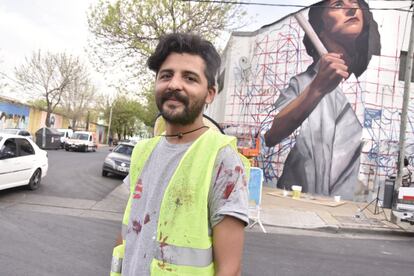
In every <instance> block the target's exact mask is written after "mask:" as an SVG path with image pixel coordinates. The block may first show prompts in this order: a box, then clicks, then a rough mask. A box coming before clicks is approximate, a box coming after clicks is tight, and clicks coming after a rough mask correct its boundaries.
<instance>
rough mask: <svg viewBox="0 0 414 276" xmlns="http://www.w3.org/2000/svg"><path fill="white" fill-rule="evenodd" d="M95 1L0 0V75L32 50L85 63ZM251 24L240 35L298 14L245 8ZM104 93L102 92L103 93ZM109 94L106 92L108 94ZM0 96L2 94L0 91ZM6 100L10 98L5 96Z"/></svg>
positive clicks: (302, 1) (299, 0)
mask: <svg viewBox="0 0 414 276" xmlns="http://www.w3.org/2000/svg"><path fill="white" fill-rule="evenodd" d="M97 2H98V0H17V1H16V0H0V37H1V38H2V39H1V44H0V61H3V62H2V63H0V66H1V69H2V71H4V70H6V72H7V73H8V74H9V75H10V76H12V74H13V68H14V67H16V66H18V65H19V64H22V63H23V61H24V58H25V57H26V56H29V55H30V54H31V53H32V52H33V51H34V50H37V49H42V50H43V51H47V50H48V51H52V52H63V51H65V52H68V53H71V54H74V55H77V56H80V57H81V58H82V59H83V60H84V61H85V62H86V63H88V57H87V54H86V51H85V48H86V47H87V46H88V45H87V38H88V36H89V35H90V34H89V32H88V26H87V18H86V13H87V10H88V7H89V6H90V5H91V4H94V3H97ZM250 2H259V3H273V4H274V3H280V4H284V5H286V4H296V5H310V4H312V3H315V2H317V1H315V0H313V1H312V0H273V1H272V0H251V1H250ZM245 8H246V11H247V13H248V17H249V18H252V23H251V24H249V25H247V26H246V27H244V28H243V29H242V30H243V31H254V30H256V29H258V28H260V27H261V26H263V25H266V24H269V23H272V22H274V21H276V20H278V19H279V18H281V17H283V16H285V15H287V14H289V13H291V12H294V11H295V10H298V9H299V8H295V7H269V6H259V5H246V6H245ZM91 72H92V77H93V79H94V81H95V82H96V84H97V86H98V88H99V89H100V90H101V91H102V90H110V89H111V88H108V85H107V83H106V82H107V81H105V79H104V77H103V76H101V75H100V74H98V73H97V72H95V71H94V69H93V67H92V66H91ZM104 92H105V91H104ZM109 93H110V92H109ZM0 94H2V92H1V91H0ZM7 96H10V95H7Z"/></svg>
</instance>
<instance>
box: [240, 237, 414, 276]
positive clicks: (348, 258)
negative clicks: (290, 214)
mask: <svg viewBox="0 0 414 276" xmlns="http://www.w3.org/2000/svg"><path fill="white" fill-rule="evenodd" d="M243 258H244V259H243V275H249V276H253V275H260V276H274V275H288V276H300V275H304V276H305V275H306V276H308V275H341V276H342V275H350V276H351V275H352V276H354V275H364V276H367V275H375V276H379V275H407V276H408V275H413V271H414V239H413V238H412V237H411V238H409V237H393V236H365V235H362V234H358V235H349V234H347V235H339V234H327V233H316V232H308V231H299V233H298V231H295V230H291V229H290V230H285V231H283V233H271V234H263V233H259V232H248V233H247V235H246V241H245V252H244V257H243Z"/></svg>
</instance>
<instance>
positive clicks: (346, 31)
mask: <svg viewBox="0 0 414 276" xmlns="http://www.w3.org/2000/svg"><path fill="white" fill-rule="evenodd" d="M324 5H327V6H328V8H325V9H324V11H323V15H322V20H323V24H324V32H325V34H328V35H329V36H330V37H332V38H335V40H344V39H345V40H349V39H353V40H354V39H356V38H357V37H358V36H359V34H360V33H361V32H362V28H363V26H364V18H363V14H362V10H361V9H360V6H359V3H358V0H329V1H326V2H324Z"/></svg>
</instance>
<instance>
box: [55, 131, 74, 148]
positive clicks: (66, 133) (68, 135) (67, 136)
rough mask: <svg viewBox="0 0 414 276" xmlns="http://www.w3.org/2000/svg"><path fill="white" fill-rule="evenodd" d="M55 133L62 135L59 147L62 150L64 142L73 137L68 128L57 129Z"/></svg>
mask: <svg viewBox="0 0 414 276" xmlns="http://www.w3.org/2000/svg"><path fill="white" fill-rule="evenodd" d="M57 131H59V132H60V133H62V137H60V147H61V148H62V149H64V148H65V144H66V141H67V140H68V139H70V138H72V136H73V130H72V129H70V128H58V129H57Z"/></svg>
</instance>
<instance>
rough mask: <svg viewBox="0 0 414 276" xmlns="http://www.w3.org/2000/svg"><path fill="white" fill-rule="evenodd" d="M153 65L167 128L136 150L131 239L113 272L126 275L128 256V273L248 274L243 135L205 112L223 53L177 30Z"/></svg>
mask: <svg viewBox="0 0 414 276" xmlns="http://www.w3.org/2000/svg"><path fill="white" fill-rule="evenodd" d="M148 66H149V68H150V69H151V70H153V71H154V72H155V73H156V80H155V99H156V104H157V107H158V109H159V111H160V113H161V115H162V116H163V118H164V120H165V121H166V132H165V134H163V135H162V136H157V137H154V138H152V139H149V140H144V141H141V142H140V143H138V144H137V145H136V147H135V149H134V152H133V154H132V157H131V166H130V174H129V176H128V177H127V178H126V179H125V180H124V182H126V183H127V184H128V185H130V186H131V188H130V190H131V195H130V198H129V201H128V204H127V208H126V211H125V215H124V220H123V235H122V239H123V242H122V245H120V246H118V247H116V248H115V249H114V258H113V262H112V267H111V275H120V274H119V272H120V270H121V269H120V268H121V265H120V264H121V260H118V259H121V258H122V257H123V261H122V275H129V276H132V275H134V276H135V275H140V276H141V275H240V266H241V257H242V250H243V240H244V227H245V225H246V224H247V223H248V215H247V212H248V198H247V183H246V176H245V169H244V166H243V163H242V161H241V159H240V157H239V156H238V154H237V150H236V148H235V144H236V143H235V142H236V141H235V138H234V137H229V136H225V135H222V134H220V133H218V132H216V131H212V130H210V129H208V128H207V127H206V126H204V124H203V117H202V113H203V112H202V111H203V108H204V106H205V104H209V103H211V102H212V101H213V99H214V96H215V93H216V87H215V76H216V73H217V70H218V68H219V66H220V57H219V55H218V53H217V51H216V50H215V48H214V46H213V45H212V44H211V43H210V42H208V41H206V40H203V39H201V38H200V37H198V36H196V35H190V34H170V35H166V36H165V37H163V38H162V39H161V40H160V42H159V44H158V46H157V47H156V50H155V52H154V54H153V55H152V56H151V57H150V58H149V59H148ZM119 243H121V242H119ZM123 248H124V249H123ZM123 250H125V254H123ZM116 272H118V274H116Z"/></svg>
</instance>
